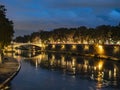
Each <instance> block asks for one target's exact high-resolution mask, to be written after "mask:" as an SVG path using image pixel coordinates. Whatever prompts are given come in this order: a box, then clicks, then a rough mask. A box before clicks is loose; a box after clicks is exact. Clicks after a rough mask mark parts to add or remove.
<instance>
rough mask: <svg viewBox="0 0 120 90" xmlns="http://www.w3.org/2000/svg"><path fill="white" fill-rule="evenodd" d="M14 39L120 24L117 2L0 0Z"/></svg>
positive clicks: (119, 5) (119, 8) (119, 10)
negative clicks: (63, 30) (43, 33)
mask: <svg viewBox="0 0 120 90" xmlns="http://www.w3.org/2000/svg"><path fill="white" fill-rule="evenodd" d="M0 4H3V5H5V7H6V8H7V17H8V18H9V19H11V20H13V22H14V29H15V36H18V35H24V34H30V33H31V32H33V31H38V30H52V29H54V28H60V27H79V26H82V25H84V26H87V27H96V26H98V25H102V24H106V25H117V24H118V23H119V22H120V0H0Z"/></svg>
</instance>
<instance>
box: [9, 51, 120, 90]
mask: <svg viewBox="0 0 120 90" xmlns="http://www.w3.org/2000/svg"><path fill="white" fill-rule="evenodd" d="M14 57H15V58H16V59H17V60H18V61H19V62H20V63H21V70H20V71H19V73H18V74H17V75H16V77H15V78H14V79H13V80H12V81H11V82H10V83H9V85H8V88H9V90H120V68H119V67H120V64H119V63H118V62H117V61H111V60H105V59H96V58H93V57H84V56H79V55H69V54H62V53H53V52H51V53H50V52H49V53H48V52H40V53H39V54H38V53H37V54H34V55H33V53H30V52H25V53H24V54H23V55H17V56H16V55H14Z"/></svg>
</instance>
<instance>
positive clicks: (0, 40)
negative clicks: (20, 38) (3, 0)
mask: <svg viewBox="0 0 120 90" xmlns="http://www.w3.org/2000/svg"><path fill="white" fill-rule="evenodd" d="M13 34H14V30H13V22H12V21H10V20H9V19H8V18H7V17H6V9H5V6H4V5H0V48H3V47H4V46H7V45H8V44H10V42H11V40H12V38H13Z"/></svg>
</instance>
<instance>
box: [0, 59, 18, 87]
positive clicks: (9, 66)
mask: <svg viewBox="0 0 120 90" xmlns="http://www.w3.org/2000/svg"><path fill="white" fill-rule="evenodd" d="M19 70H20V63H19V62H18V61H17V60H15V59H14V58H11V57H4V59H3V62H2V63H0V89H1V88H3V87H4V86H5V85H6V84H7V83H8V82H9V81H10V80H11V79H13V78H14V76H15V75H16V74H17V73H18V72H19Z"/></svg>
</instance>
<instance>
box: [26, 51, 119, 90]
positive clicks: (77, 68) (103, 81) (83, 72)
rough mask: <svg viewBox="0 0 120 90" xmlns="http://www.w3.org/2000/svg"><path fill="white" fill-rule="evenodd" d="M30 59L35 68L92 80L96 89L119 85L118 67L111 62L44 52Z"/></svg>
mask: <svg viewBox="0 0 120 90" xmlns="http://www.w3.org/2000/svg"><path fill="white" fill-rule="evenodd" d="M30 59H31V64H32V65H34V66H35V68H46V69H49V70H58V71H60V72H63V73H65V74H68V75H73V76H79V77H80V78H84V79H88V80H93V81H96V87H97V88H102V87H104V86H119V85H120V83H119V82H120V81H119V78H120V76H119V73H120V71H119V66H120V65H119V64H118V63H116V62H113V61H107V60H103V59H96V58H88V57H83V56H74V55H68V54H60V53H59V54H58V53H45V52H41V53H40V54H39V55H37V56H34V57H31V58H30ZM26 61H28V60H26Z"/></svg>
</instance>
